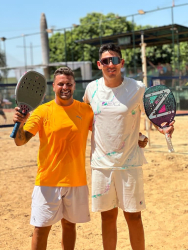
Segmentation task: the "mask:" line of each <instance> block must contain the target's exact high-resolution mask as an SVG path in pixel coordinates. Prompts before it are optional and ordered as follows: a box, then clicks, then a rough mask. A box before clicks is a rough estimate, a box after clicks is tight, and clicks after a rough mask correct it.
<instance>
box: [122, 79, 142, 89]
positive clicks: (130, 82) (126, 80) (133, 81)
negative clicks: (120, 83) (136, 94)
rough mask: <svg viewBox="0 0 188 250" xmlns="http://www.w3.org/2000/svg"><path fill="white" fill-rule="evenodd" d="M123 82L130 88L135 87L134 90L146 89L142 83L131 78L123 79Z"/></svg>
mask: <svg viewBox="0 0 188 250" xmlns="http://www.w3.org/2000/svg"><path fill="white" fill-rule="evenodd" d="M124 81H125V82H126V83H127V84H130V85H131V86H135V87H136V88H146V86H145V84H144V83H143V82H142V81H137V80H135V79H133V78H129V77H124Z"/></svg>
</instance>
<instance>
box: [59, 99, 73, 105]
mask: <svg viewBox="0 0 188 250" xmlns="http://www.w3.org/2000/svg"><path fill="white" fill-rule="evenodd" d="M55 102H56V103H57V104H58V105H59V106H70V105H71V104H73V102H74V99H73V98H70V99H69V100H62V99H61V100H59V99H57V98H55Z"/></svg>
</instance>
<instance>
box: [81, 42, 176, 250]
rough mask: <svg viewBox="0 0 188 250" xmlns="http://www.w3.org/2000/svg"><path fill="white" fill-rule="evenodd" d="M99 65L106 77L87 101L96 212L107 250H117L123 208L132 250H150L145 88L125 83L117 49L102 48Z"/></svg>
mask: <svg viewBox="0 0 188 250" xmlns="http://www.w3.org/2000/svg"><path fill="white" fill-rule="evenodd" d="M97 65H98V68H99V69H100V70H102V73H103V77H102V78H100V79H99V80H96V81H93V82H91V83H89V84H88V86H87V88H86V91H85V94H84V98H83V99H84V101H85V102H86V103H90V105H91V107H92V109H93V112H94V123H93V133H92V140H91V151H92V152H91V167H92V211H93V212H97V211H98V212H101V218H102V237H103V247H104V249H105V250H115V249H116V243H117V227H116V220H117V215H118V207H119V208H121V209H122V210H123V213H124V217H125V219H126V221H127V224H128V228H129V236H130V242H131V246H132V249H133V250H144V249H145V242H144V230H143V225H142V219H141V211H142V210H143V209H145V199H144V190H143V173H142V165H143V164H144V163H146V159H145V157H144V154H143V150H142V149H141V148H140V147H139V145H138V137H139V128H140V118H141V112H144V106H143V95H144V92H145V85H144V84H143V83H142V82H141V81H135V80H134V79H130V78H126V77H124V78H122V74H121V68H123V65H124V60H123V59H122V54H121V50H120V48H119V47H118V46H116V45H115V44H105V45H103V46H101V48H100V50H99V61H98V62H97ZM173 130H174V128H173V124H172V126H170V127H169V131H167V132H169V133H170V135H171V134H172V132H173ZM160 132H162V131H160Z"/></svg>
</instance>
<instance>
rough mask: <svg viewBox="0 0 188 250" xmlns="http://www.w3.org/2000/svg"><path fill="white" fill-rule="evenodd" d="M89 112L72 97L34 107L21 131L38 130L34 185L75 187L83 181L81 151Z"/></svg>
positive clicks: (86, 130)
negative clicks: (67, 101) (66, 103)
mask: <svg viewBox="0 0 188 250" xmlns="http://www.w3.org/2000/svg"><path fill="white" fill-rule="evenodd" d="M92 120H93V111H92V109H91V107H90V106H89V105H88V104H85V103H82V102H79V101H77V100H74V102H73V104H71V105H70V106H59V105H58V104H56V102H55V100H53V101H50V102H48V103H45V104H43V105H41V106H39V107H38V108H37V109H35V110H34V112H33V113H32V115H31V116H30V117H29V119H28V120H27V122H26V124H25V125H24V130H26V131H28V132H30V133H32V134H33V135H35V134H36V133H37V132H39V138H40V147H39V152H38V171H37V176H36V181H35V185H37V186H58V187H59V186H63V187H76V186H83V185H86V184H87V181H86V172H85V150H86V142H87V136H88V131H89V129H90V130H91V128H92Z"/></svg>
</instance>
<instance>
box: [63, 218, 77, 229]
mask: <svg viewBox="0 0 188 250" xmlns="http://www.w3.org/2000/svg"><path fill="white" fill-rule="evenodd" d="M61 223H62V226H63V228H69V229H72V230H75V229H76V223H72V222H70V221H68V220H65V219H62V220H61Z"/></svg>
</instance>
